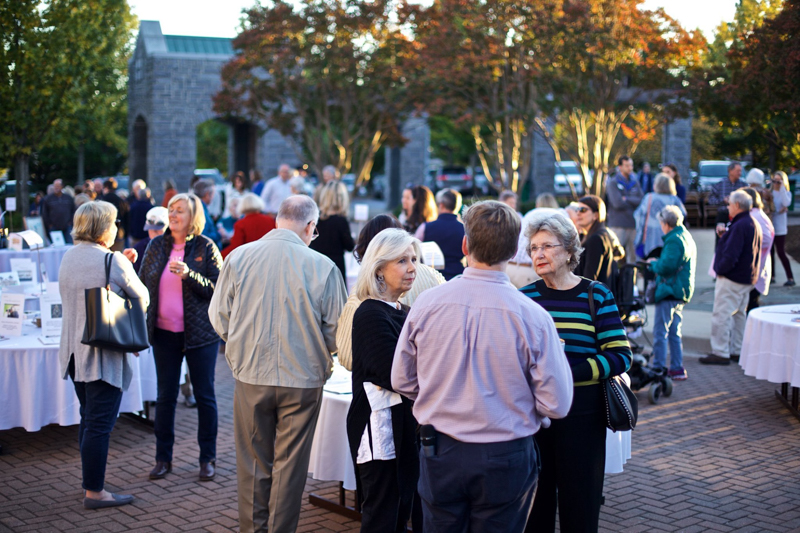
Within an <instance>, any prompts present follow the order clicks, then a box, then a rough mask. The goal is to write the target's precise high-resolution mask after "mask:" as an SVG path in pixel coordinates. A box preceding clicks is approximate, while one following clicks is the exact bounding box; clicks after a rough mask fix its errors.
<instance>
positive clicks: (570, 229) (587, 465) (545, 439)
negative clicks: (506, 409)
mask: <svg viewBox="0 0 800 533" xmlns="http://www.w3.org/2000/svg"><path fill="white" fill-rule="evenodd" d="M597 200H599V198H598V199H597ZM586 202H592V203H595V200H593V199H591V198H589V197H584V198H582V199H581V204H583V206H586ZM586 207H587V209H588V206H586ZM585 214H588V211H587V212H585V213H584V214H582V216H585ZM525 236H526V237H527V239H528V242H527V249H528V253H529V254H530V256H531V260H532V261H533V267H534V268H535V269H536V273H537V274H538V275H539V276H541V278H542V279H540V280H539V281H536V282H535V283H532V284H530V285H528V286H527V287H524V288H523V289H522V293H523V294H525V295H526V296H528V297H529V298H531V299H532V300H533V301H534V302H536V303H538V304H539V305H541V306H542V307H543V308H544V309H545V311H547V312H548V313H550V315H551V316H552V317H553V318H554V319H555V323H556V329H557V330H558V336H559V337H560V338H561V339H562V340H563V341H564V351H565V353H566V357H567V361H568V362H569V365H570V369H571V370H572V380H573V382H574V383H575V387H574V393H573V400H572V407H571V408H570V410H569V413H568V414H567V416H566V417H565V418H562V419H560V420H552V421H551V422H550V427H549V428H542V429H540V430H539V432H538V433H536V435H535V436H534V438H535V439H536V444H537V445H538V446H539V452H540V457H541V462H542V471H541V474H540V475H539V482H538V483H539V484H538V488H537V490H536V498H535V499H534V501H533V508H532V510H531V513H530V516H529V518H528V524H527V526H526V529H525V531H537V532H538V531H555V526H556V509H558V515H559V519H560V523H561V531H597V528H598V523H599V520H600V501H601V498H602V494H603V471H604V470H605V456H606V410H605V399H604V395H603V385H602V382H603V380H605V379H608V378H610V377H612V376H617V375H619V374H622V373H623V372H626V371H627V370H628V368H630V364H631V349H630V345H629V344H628V339H627V337H626V336H625V328H624V327H623V326H622V321H621V320H620V318H619V311H618V310H617V304H616V303H615V301H614V296H613V295H612V294H611V291H610V290H609V289H608V287H606V286H605V285H603V284H602V283H595V284H594V286H592V285H591V283H592V282H591V280H589V279H587V278H582V277H579V276H576V275H575V274H574V273H573V271H574V270H575V269H576V268H578V266H579V263H580V257H581V254H582V253H583V251H584V250H583V248H582V246H581V241H580V238H579V237H578V232H577V230H576V229H575V225H574V224H573V223H572V222H571V221H570V220H569V219H568V218H567V217H566V216H564V215H562V214H561V213H555V214H553V215H551V216H549V217H543V218H541V219H537V220H535V221H533V222H532V223H530V224H528V226H527V228H526V229H525ZM589 291H591V295H592V298H593V300H594V308H595V313H594V316H593V315H592V312H591V308H590V304H589Z"/></svg>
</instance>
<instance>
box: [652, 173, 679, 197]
mask: <svg viewBox="0 0 800 533" xmlns="http://www.w3.org/2000/svg"><path fill="white" fill-rule="evenodd" d="M653 192H655V193H657V194H671V195H672V196H675V195H676V194H678V192H677V190H676V189H675V180H673V179H672V178H670V177H669V176H667V175H666V174H664V173H663V172H661V173H659V175H658V176H656V179H655V180H654V181H653Z"/></svg>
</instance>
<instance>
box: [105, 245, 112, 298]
mask: <svg viewBox="0 0 800 533" xmlns="http://www.w3.org/2000/svg"><path fill="white" fill-rule="evenodd" d="M113 259H114V253H113V252H111V253H108V254H106V290H108V291H110V290H111V263H112V261H113Z"/></svg>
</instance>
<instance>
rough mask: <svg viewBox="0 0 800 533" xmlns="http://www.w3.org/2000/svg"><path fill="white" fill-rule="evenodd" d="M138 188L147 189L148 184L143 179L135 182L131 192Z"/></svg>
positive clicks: (132, 184)
mask: <svg viewBox="0 0 800 533" xmlns="http://www.w3.org/2000/svg"><path fill="white" fill-rule="evenodd" d="M136 187H138V188H140V189H146V188H147V184H146V183H145V182H144V180H142V179H138V180H133V183H131V190H133V189H135V188H136Z"/></svg>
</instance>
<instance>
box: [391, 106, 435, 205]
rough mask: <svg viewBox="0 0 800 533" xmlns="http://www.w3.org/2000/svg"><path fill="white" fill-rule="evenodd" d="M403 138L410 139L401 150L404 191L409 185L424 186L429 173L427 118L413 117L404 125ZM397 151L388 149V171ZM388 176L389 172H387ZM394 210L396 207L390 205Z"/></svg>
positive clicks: (401, 184)
mask: <svg viewBox="0 0 800 533" xmlns="http://www.w3.org/2000/svg"><path fill="white" fill-rule="evenodd" d="M403 136H404V137H405V138H407V139H408V143H406V145H405V146H403V148H401V149H400V187H401V189H400V190H402V188H403V187H405V186H406V185H407V184H409V183H413V184H415V185H424V184H425V176H426V174H427V172H428V160H429V159H430V155H429V151H428V150H429V148H430V144H431V130H430V128H429V127H428V119H427V118H426V117H412V118H410V119H408V120H406V121H405V123H404V124H403ZM396 152H397V150H392V149H389V148H387V150H386V164H385V165H386V169H387V170H388V169H391V168H392V157H393V155H394V154H395V153H396ZM387 174H388V172H387ZM388 207H390V208H392V207H394V206H391V205H389V206H388Z"/></svg>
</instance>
